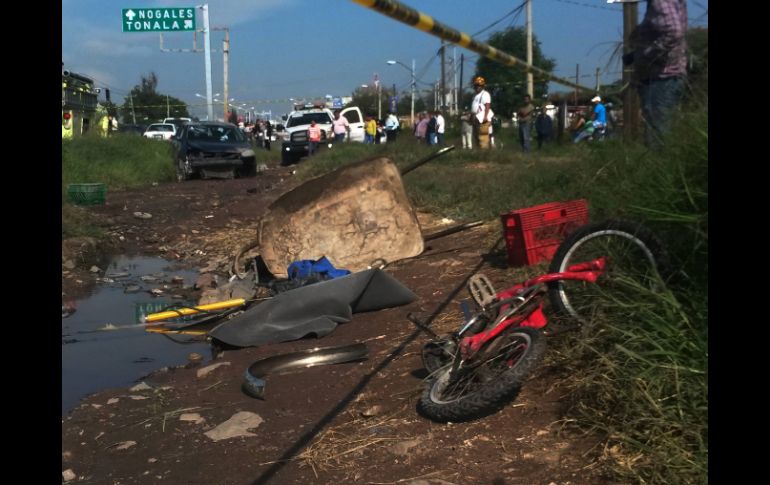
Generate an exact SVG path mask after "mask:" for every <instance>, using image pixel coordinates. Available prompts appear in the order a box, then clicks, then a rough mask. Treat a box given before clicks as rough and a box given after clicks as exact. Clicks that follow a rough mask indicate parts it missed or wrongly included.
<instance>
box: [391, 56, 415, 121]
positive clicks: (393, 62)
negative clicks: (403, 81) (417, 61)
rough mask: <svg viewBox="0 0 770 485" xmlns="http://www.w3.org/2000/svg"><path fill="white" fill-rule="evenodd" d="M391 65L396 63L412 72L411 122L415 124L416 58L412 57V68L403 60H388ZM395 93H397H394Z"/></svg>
mask: <svg viewBox="0 0 770 485" xmlns="http://www.w3.org/2000/svg"><path fill="white" fill-rule="evenodd" d="M386 62H387V63H388V64H390V65H391V66H392V65H394V64H398V65H399V66H401V67H403V68H404V69H406V70H408V71H409V72H410V73H412V117H411V119H410V120H409V122H410V123H411V124H412V126H414V59H412V68H411V69H409V67H408V66H407V65H406V64H404V63H403V62H399V61H386ZM393 94H395V93H393Z"/></svg>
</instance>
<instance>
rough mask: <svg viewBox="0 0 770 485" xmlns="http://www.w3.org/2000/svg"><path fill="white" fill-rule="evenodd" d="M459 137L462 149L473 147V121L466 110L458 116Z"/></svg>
mask: <svg viewBox="0 0 770 485" xmlns="http://www.w3.org/2000/svg"><path fill="white" fill-rule="evenodd" d="M466 109H467V108H466ZM460 138H461V139H462V143H463V149H464V150H470V149H472V148H473V121H472V115H471V113H470V111H466V112H465V113H463V114H462V115H461V116H460Z"/></svg>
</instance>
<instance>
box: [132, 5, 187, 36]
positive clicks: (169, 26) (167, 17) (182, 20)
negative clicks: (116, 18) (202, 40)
mask: <svg viewBox="0 0 770 485" xmlns="http://www.w3.org/2000/svg"><path fill="white" fill-rule="evenodd" d="M122 21H123V32H186V31H190V30H195V7H176V8H124V9H123V17H122Z"/></svg>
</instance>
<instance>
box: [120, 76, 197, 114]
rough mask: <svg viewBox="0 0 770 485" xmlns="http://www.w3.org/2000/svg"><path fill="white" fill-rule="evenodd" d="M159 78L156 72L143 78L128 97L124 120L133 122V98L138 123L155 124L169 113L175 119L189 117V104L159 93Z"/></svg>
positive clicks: (124, 109) (122, 108) (121, 108)
mask: <svg viewBox="0 0 770 485" xmlns="http://www.w3.org/2000/svg"><path fill="white" fill-rule="evenodd" d="M157 87H158V76H156V75H155V73H154V72H150V74H149V75H147V76H146V77H145V76H141V80H140V84H138V85H136V86H134V88H133V89H132V90H131V92H130V93H129V96H126V97H125V99H124V101H123V105H122V106H121V107H120V113H121V115H122V116H123V119H124V120H132V119H133V118H132V112H131V98H133V113H134V114H135V115H136V121H137V123H155V122H158V121H161V120H162V119H163V118H166V115H167V113H168V114H169V115H170V116H171V117H174V118H181V117H185V118H187V117H189V116H190V115H189V113H188V111H187V104H186V103H185V102H184V101H182V100H181V99H178V98H175V97H173V96H168V95H165V94H161V93H159V92H157Z"/></svg>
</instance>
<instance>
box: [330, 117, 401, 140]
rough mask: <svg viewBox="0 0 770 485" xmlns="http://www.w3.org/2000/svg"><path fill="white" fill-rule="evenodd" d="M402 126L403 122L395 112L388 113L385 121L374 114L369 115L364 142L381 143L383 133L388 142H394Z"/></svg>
mask: <svg viewBox="0 0 770 485" xmlns="http://www.w3.org/2000/svg"><path fill="white" fill-rule="evenodd" d="M343 118H344V117H343ZM400 128H401V123H400V122H399V121H398V116H396V114H395V113H388V116H387V117H386V118H385V121H384V122H383V121H382V120H379V119H377V118H376V117H375V116H373V115H367V116H366V117H365V118H364V143H365V144H367V145H371V144H375V143H376V144H379V143H380V140H381V138H382V135H383V134H384V135H385V137H386V141H387V142H388V143H390V142H394V141H396V138H397V136H398V130H399V129H400Z"/></svg>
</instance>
